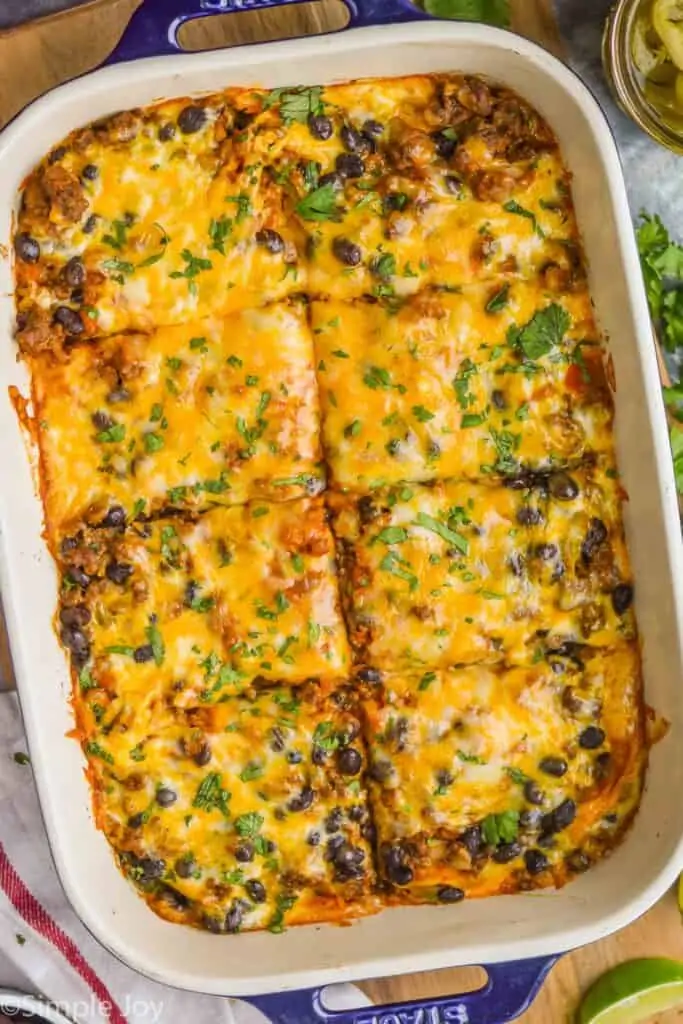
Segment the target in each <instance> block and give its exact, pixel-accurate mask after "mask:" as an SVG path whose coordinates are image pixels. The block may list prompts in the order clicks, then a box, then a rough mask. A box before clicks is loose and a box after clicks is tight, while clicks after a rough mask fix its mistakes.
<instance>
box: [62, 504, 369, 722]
mask: <svg viewBox="0 0 683 1024" xmlns="http://www.w3.org/2000/svg"><path fill="white" fill-rule="evenodd" d="M62 558H63V560H64V563H65V564H64V576H63V588H62V606H61V612H60V619H61V623H62V640H63V642H64V644H65V645H66V646H67V647H68V648H69V649H70V650H71V651H72V653H73V658H74V661H75V667H76V668H77V669H78V670H79V672H80V674H81V676H82V677H83V678H84V679H85V681H86V687H88V686H91V685H96V686H97V687H98V688H99V689H104V690H106V691H108V692H109V693H112V694H115V695H120V696H126V697H128V698H133V697H134V698H135V699H136V700H137V701H139V702H140V704H141V706H146V705H147V704H148V703H149V701H151V700H154V699H158V698H159V697H160V696H161V695H164V696H165V699H167V700H169V701H171V702H172V703H174V704H179V705H180V704H183V705H186V706H187V705H193V704H196V703H198V702H212V701H220V700H223V699H224V698H225V697H226V696H229V695H231V694H234V693H236V692H240V691H241V690H243V689H244V688H245V687H246V686H248V685H250V684H251V683H252V682H256V683H258V684H264V683H265V682H266V681H286V682H289V683H301V682H304V681H305V680H306V679H308V678H311V677H322V678H324V679H335V678H340V677H343V676H344V675H345V674H346V673H347V671H348V667H349V651H348V642H347V639H346V632H345V629H344V624H343V620H342V618H341V613H340V609H339V599H338V588H337V578H336V568H335V551H334V542H333V538H332V534H331V533H330V530H329V528H328V526H327V522H326V513H325V508H324V505H323V503H322V499H319V498H318V499H303V500H302V501H300V502H288V503H285V504H282V505H267V504H265V503H251V504H248V505H244V506H239V507H235V508H230V509H215V510H214V511H212V512H208V513H206V514H205V515H204V516H202V517H200V518H199V519H198V520H197V522H196V523H193V522H184V521H183V520H182V519H179V518H175V519H160V520H157V521H155V522H153V523H148V524H140V525H138V526H135V527H130V528H129V529H127V530H125V531H123V532H117V531H110V530H92V531H89V532H87V533H86V534H85V535H82V534H81V535H78V536H76V537H74V538H69V539H68V540H67V541H65V542H64V543H63V545H62Z"/></svg>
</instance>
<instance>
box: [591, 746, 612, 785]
mask: <svg viewBox="0 0 683 1024" xmlns="http://www.w3.org/2000/svg"><path fill="white" fill-rule="evenodd" d="M611 770H612V755H611V754H610V752H609V751H608V750H605V751H603V753H602V754H598V756H597V757H596V759H595V765H594V767H593V775H594V776H595V779H596V781H597V782H604V780H605V779H606V778H608V776H609V774H610V772H611Z"/></svg>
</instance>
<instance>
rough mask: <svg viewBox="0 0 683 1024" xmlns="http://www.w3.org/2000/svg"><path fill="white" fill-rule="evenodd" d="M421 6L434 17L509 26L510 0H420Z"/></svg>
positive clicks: (502, 26)
mask: <svg viewBox="0 0 683 1024" xmlns="http://www.w3.org/2000/svg"><path fill="white" fill-rule="evenodd" d="M421 6H422V7H423V8H424V10H425V11H426V12H427V14H431V15H432V16H433V17H434V18H454V19H456V20H459V21H485V22H487V23H488V24H489V25H499V26H500V27H501V28H509V26H510V0H422V3H421Z"/></svg>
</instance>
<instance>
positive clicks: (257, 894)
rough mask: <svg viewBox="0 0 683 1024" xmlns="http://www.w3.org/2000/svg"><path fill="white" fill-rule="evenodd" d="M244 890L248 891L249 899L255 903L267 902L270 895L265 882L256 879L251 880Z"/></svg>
mask: <svg viewBox="0 0 683 1024" xmlns="http://www.w3.org/2000/svg"><path fill="white" fill-rule="evenodd" d="M244 888H245V889H246V890H247V895H248V897H249V899H250V900H252V901H253V902H254V903H265V902H266V900H267V898H268V894H267V893H266V887H265V885H264V884H263V882H259V881H257V879H255V878H250V879H249V881H248V882H247V884H246V885H245V886H244Z"/></svg>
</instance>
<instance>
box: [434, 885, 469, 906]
mask: <svg viewBox="0 0 683 1024" xmlns="http://www.w3.org/2000/svg"><path fill="white" fill-rule="evenodd" d="M436 898H437V900H438V901H439V903H460V902H461V900H464V899H465V893H464V892H463V890H462V889H458V888H457V887H456V886H454V885H442V886H441V887H440V888H439V889H437V890H436Z"/></svg>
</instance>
